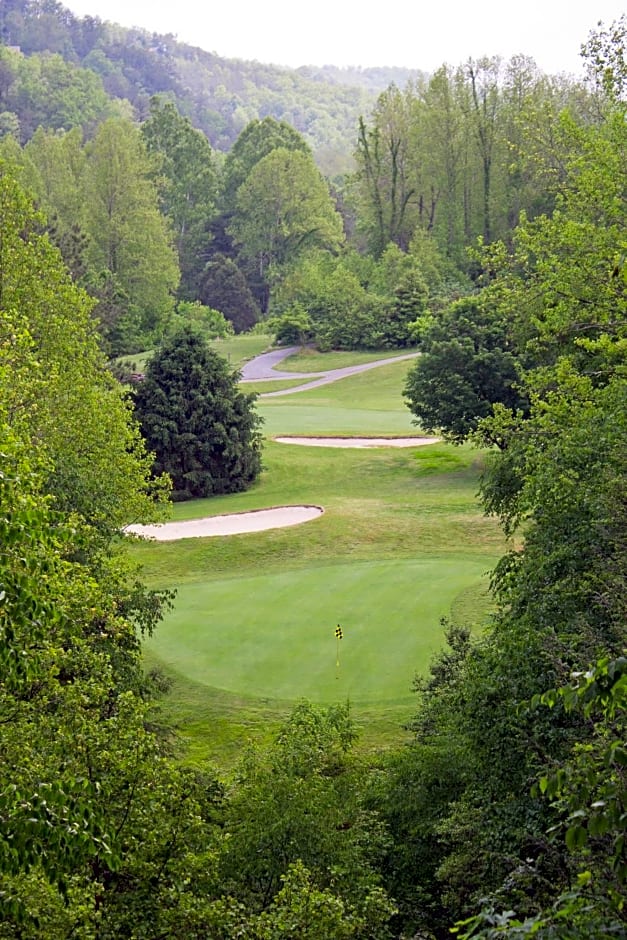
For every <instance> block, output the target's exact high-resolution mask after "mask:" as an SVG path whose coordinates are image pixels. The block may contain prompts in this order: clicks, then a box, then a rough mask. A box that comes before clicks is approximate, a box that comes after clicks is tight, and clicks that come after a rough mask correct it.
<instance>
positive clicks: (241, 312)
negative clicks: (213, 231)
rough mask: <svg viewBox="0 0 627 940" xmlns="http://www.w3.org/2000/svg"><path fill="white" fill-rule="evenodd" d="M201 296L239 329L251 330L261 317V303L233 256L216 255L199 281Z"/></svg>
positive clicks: (206, 304)
mask: <svg viewBox="0 0 627 940" xmlns="http://www.w3.org/2000/svg"><path fill="white" fill-rule="evenodd" d="M199 294H200V299H201V300H202V302H203V304H205V306H207V307H212V308H213V309H214V310H219V311H220V313H221V314H222V315H223V316H225V317H226V319H227V320H229V321H230V322H231V323H232V324H233V329H234V330H235V332H236V333H245V332H246V331H247V330H250V329H251V328H252V327H253V326H254V325H255V323H256V322H257V320H258V319H259V307H258V306H257V302H256V300H255V298H254V297H253V295H252V293H251V291H250V288H249V287H248V284H247V283H246V278H245V277H244V275H243V274H242V272H241V271H240V269H239V268H238V266H237V265H236V264H235V262H234V261H232V260H231V258H227V257H226V255H222V254H219V255H215V257H214V258H213V259H212V260H211V261H210V262H209V264H208V265H207V267H206V268H205V270H204V272H203V275H202V278H201V281H200V290H199Z"/></svg>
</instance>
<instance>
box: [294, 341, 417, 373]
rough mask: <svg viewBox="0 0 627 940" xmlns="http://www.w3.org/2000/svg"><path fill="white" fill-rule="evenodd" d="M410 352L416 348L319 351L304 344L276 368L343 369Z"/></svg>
mask: <svg viewBox="0 0 627 940" xmlns="http://www.w3.org/2000/svg"><path fill="white" fill-rule="evenodd" d="M412 352H417V349H378V350H372V349H368V350H335V351H333V352H328V353H321V352H318V350H317V349H312V348H311V347H309V346H304V347H303V348H302V349H300V350H299V352H297V353H294V354H293V355H291V356H288V357H287V359H284V360H283V361H282V362H281V364H280V365H279V366H278V368H279V369H280V370H281V372H329V371H330V370H331V369H344V368H346V366H358V365H362V364H363V363H366V362H375V361H376V360H380V359H394V358H395V357H397V356H403V355H406V354H408V353H412Z"/></svg>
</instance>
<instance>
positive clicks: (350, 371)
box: [242, 346, 419, 398]
mask: <svg viewBox="0 0 627 940" xmlns="http://www.w3.org/2000/svg"><path fill="white" fill-rule="evenodd" d="M300 349H301V347H300V346H286V347H285V348H284V349H273V350H272V352H269V353H263V354H262V355H261V356H256V357H255V358H254V359H251V360H250V362H247V363H246V364H245V365H244V367H243V369H242V382H270V381H272V380H274V381H277V379H307V380H308V381H306V382H303V384H302V385H295V386H293V387H292V388H285V389H281V390H279V391H278V392H265V393H262V394H261V395H260V396H259V397H260V398H278V397H279V396H281V395H294V394H296V392H304V391H308V390H309V389H311V388H318V387H319V386H320V385H330V384H331V382H337V381H338V379H345V378H346V377H347V376H349V375H357V374H358V373H359V372H367V371H368V370H369V369H377V368H378V367H379V366H385V365H387V364H388V363H390V362H401V361H402V360H404V359H415V358H416V356H418V355H419V353H415V352H414V353H406V354H405V355H403V356H391V357H390V358H389V359H376V360H375V361H374V362H364V363H362V364H361V365H359V366H345V367H344V368H343V369H329V371H328V372H323V373H320V372H282V371H280V370H279V369H277V368H276V366H278V365H279V364H280V363H281V362H282V361H283V360H284V359H287V357H288V356H292V355H294V354H295V353H297V352H299V350H300Z"/></svg>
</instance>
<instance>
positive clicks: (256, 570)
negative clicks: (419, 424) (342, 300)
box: [132, 337, 505, 766]
mask: <svg viewBox="0 0 627 940" xmlns="http://www.w3.org/2000/svg"><path fill="white" fill-rule="evenodd" d="M258 339H259V340H260V341H261V342H260V346H261V348H259V349H251V343H250V338H249V337H246V340H247V344H246V346H245V347H244V346H242V350H243V351H242V353H241V356H242V358H244V357H245V358H249V357H250V356H251V355H255V354H256V353H257V352H261V351H262V348H264V346H265V348H267V344H268V343H267V338H266V341H265V344H264V343H263V339H264V338H263V337H259V338H258ZM237 352H238V351H237V338H235V339H234V340H232V341H231V347H230V351H229V355H230V359H231V363H232V365H233V367H234V368H239V367H241V362H242V360H241V359H238V355H237ZM385 356H387V357H388V358H390V359H392V358H394V356H393V355H392V354H390V352H387V353H380V354H378V355H372V354H367V355H366V356H364V354H360V353H329V354H326V355H323V354H315V353H312V352H311V351H309V350H303V351H302V353H300V354H298V355H295V356H291V357H290V358H289V359H286V360H284V361H283V362H282V363H281V366H280V370H281V372H282V373H285V372H290V371H293V372H294V373H295V374H298V375H301V374H303V373H316V374H322V373H328V372H329V370H332V369H345V368H346V367H349V366H352V365H358V364H364V363H366V362H371V361H374V360H378V359H382V358H384V357H385ZM411 365H412V362H411V360H408V359H403V360H399V361H396V362H392V361H391V362H389V363H387V364H383V365H378V366H377V367H373V368H369V369H368V371H364V372H361V373H358V374H355V375H350V376H347V377H343V378H341V379H339V380H338V381H334V382H332V383H329V384H326V385H324V386H320V387H316V388H312V389H310V390H306V389H305V390H303V391H297V392H294V391H292V389H293V388H294V387H295V385H297V384H300V385H302V384H303V381H304V380H303V379H302V378H298V379H297V378H294V379H277V380H276V381H268V380H267V379H265V380H263V381H258V382H254V381H253V382H249V383H247V384H246V385H245V386H244V387H245V388H246V389H247V390H248V389H250V390H253V391H255V392H258V393H259V395H260V397H259V398H258V400H257V409H258V411H259V413H260V414H261V415H262V416H263V418H264V424H263V433H264V436H265V438H266V440H265V444H264V456H263V464H264V469H263V472H262V475H261V477H260V479H259V480H258V482H257V483H256V484H255V485H254V486H252V487H251V489H249V490H248V491H247V492H245V493H241V494H235V495H230V496H225V497H214V498H212V499H207V500H196V501H191V502H185V503H177V504H175V505H174V507H173V512H172V519H173V521H176V522H183V521H185V520H192V519H202V518H205V517H214V516H222V515H225V514H231V513H238V514H239V513H246V512H251V511H255V510H262V509H271V508H273V507H296V506H316V507H320V508H321V509H322V510H323V512H322V513H321V514H318V515H316V516H315V518H312V519H310V520H309V521H305V522H301V523H299V524H295V525H290V526H288V527H285V528H272V529H268V530H267V531H257V532H248V533H241V534H236V535H225V536H217V537H215V536H207V537H200V538H198V537H196V538H180V539H176V540H172V541H154V540H143V539H142V540H137V541H135V542H134V543H133V545H132V551H133V554H134V556H135V558H136V559H138V560H139V562H140V563H141V565H142V568H143V577H144V578H145V580H146V581H147V582H148V583H149V584H150V586H151V587H154V588H168V589H175V590H176V598H175V601H174V605H173V609H172V610H171V611H170V612H169V613H168V614H167V616H166V617H165V619H164V621H163V622H162V623H161V624H160V625H159V627H158V629H157V630H156V631H155V633H154V635H153V636H152V637H149V638H147V640H146V642H145V662H146V667H147V668H148V669H156V670H158V671H159V673H160V674H161V675H162V676H163V677H165V678H166V680H167V687H168V688H167V692H166V693H165V695H164V696H163V698H162V700H161V703H160V719H161V720H162V721H163V722H164V723H165V724H167V725H170V726H171V727H172V728H173V729H174V731H175V733H176V739H177V741H178V743H179V745H180V747H181V752H182V755H183V757H184V759H186V760H189V761H190V762H194V761H196V760H204V759H207V758H209V759H213V760H215V761H216V762H219V763H220V764H222V765H227V766H228V765H229V764H231V763H232V762H233V761H234V760H235V758H236V757H237V756H238V753H240V752H241V747H242V746H243V745H244V744H245V743H246V742H247V741H248V740H249V739H252V740H265V739H266V738H267V737H269V735H270V734H271V733H272V731H273V730H274V729H275V728H276V725H277V722H278V721H280V720H281V718H282V717H283V716H284V715H285V714H286V713H287V712H288V711H289V709H290V707H291V706H293V704H294V702H295V701H298V700H299V699H303V698H306V699H308V700H311V701H313V702H318V703H332V702H336V701H346V700H349V701H350V702H351V705H352V708H353V714H354V717H355V719H356V722H357V724H358V726H359V729H360V736H361V737H360V740H361V744H362V746H365V747H375V746H377V747H379V746H382V745H385V744H386V743H388V742H389V743H398V741H399V740H401V739H402V736H403V735H404V734H406V732H404V731H403V725H404V724H405V722H406V721H407V720H408V719H409V718H410V717H411V714H412V709H413V707H414V699H415V694H414V693H413V691H412V682H413V680H414V677H415V676H416V675H417V674H419V675H420V674H425V673H426V671H427V670H428V667H429V662H430V660H431V658H432V657H433V655H434V653H436V652H437V651H438V650H440V649H441V648H442V646H443V625H442V618H447V619H450V620H453V621H455V622H456V623H468V624H469V625H472V627H473V629H474V630H475V631H477V632H478V631H480V630H481V627H482V624H483V623H484V622H485V618H486V616H487V615H488V614H489V607H490V601H489V596H488V593H487V586H488V580H489V571H490V569H491V568H492V567H493V565H494V563H495V562H496V560H497V559H498V557H499V556H500V555H501V554H502V553H503V550H504V548H505V544H504V540H503V536H502V533H501V531H500V529H499V528H498V526H497V524H496V522H495V521H494V520H492V519H488V518H486V517H484V516H483V514H482V511H481V507H480V505H479V503H478V501H477V498H476V494H477V490H478V481H479V475H480V473H481V468H482V465H483V460H484V457H485V455H483V454H481V453H480V452H478V451H477V450H474V449H472V448H471V447H470V446H463V447H455V446H452V445H449V444H445V443H442V442H439V441H436V442H434V443H431V444H426V445H424V444H422V445H421V446H417V445H416V446H403V447H387V446H377V447H366V448H364V447H361V448H359V447H348V446H342V447H336V446H315V447H314V446H311V447H310V446H306V445H305V446H302V445H301V446H294V445H293V444H290V443H278V442H276V441H275V440H274V438H276V437H279V436H281V437H287V438H289V437H291V436H308V437H333V436H336V437H341V438H344V439H345V438H352V437H355V438H357V437H368V438H371V437H404V438H410V437H418V436H419V435H421V433H422V432H421V430H420V429H419V428H416V427H415V426H414V425H413V424H412V416H411V414H410V413H409V411H408V409H407V407H406V405H405V403H404V401H403V397H402V388H403V384H404V381H405V376H406V374H407V371H408V369H409V368H411ZM282 390H284V391H285V394H283V395H276V394H272V395H270V396H269V397H265V396H266V395H267V393H268V392H272V393H275V392H277V391H278V392H280V391H282ZM346 443H347V442H346V440H344V441H343V444H344V445H346ZM338 625H340V626H341V631H342V636H341V639H337V638H336V633H335V631H336V628H337V626H338Z"/></svg>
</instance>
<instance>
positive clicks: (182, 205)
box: [141, 98, 217, 299]
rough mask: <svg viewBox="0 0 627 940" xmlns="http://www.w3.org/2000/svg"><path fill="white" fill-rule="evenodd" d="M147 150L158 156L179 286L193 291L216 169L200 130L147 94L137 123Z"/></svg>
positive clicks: (185, 291)
mask: <svg viewBox="0 0 627 940" xmlns="http://www.w3.org/2000/svg"><path fill="white" fill-rule="evenodd" d="M141 132H142V137H143V139H144V141H145V143H146V147H147V149H148V152H149V153H153V154H158V155H159V156H160V158H161V162H160V166H159V168H158V173H159V174H160V175H161V181H162V185H161V189H160V193H159V201H160V205H161V209H162V212H163V214H164V215H165V216H166V218H167V219H169V221H170V223H171V225H172V231H173V233H174V240H175V245H176V249H177V252H178V258H179V266H180V269H181V285H180V292H181V293H182V295H183V296H184V297H186V298H187V299H192V298H196V297H197V296H198V278H199V276H200V272H201V271H202V268H203V265H204V263H205V260H206V258H207V244H208V241H209V238H210V236H209V234H208V231H209V227H210V223H211V220H212V218H213V216H214V215H215V199H216V185H217V184H216V173H215V168H214V159H213V152H212V150H211V147H210V145H209V141H208V140H207V138H206V137H205V135H204V134H203V133H202V132H201V131H198V130H196V129H195V128H194V127H193V126H192V123H191V121H190V120H189V119H188V118H184V117H182V116H181V115H180V114H179V113H178V111H177V110H176V108H175V107H174V105H173V104H171V103H170V102H167V101H164V100H161V99H160V98H153V99H152V101H151V102H150V117H149V118H148V120H147V121H145V122H144V124H142V129H141Z"/></svg>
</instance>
